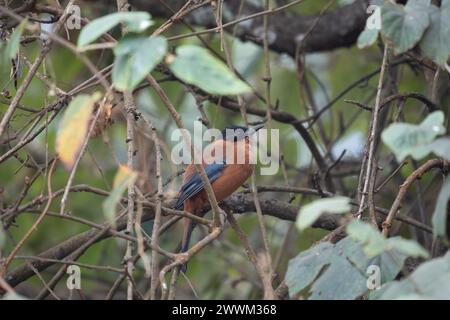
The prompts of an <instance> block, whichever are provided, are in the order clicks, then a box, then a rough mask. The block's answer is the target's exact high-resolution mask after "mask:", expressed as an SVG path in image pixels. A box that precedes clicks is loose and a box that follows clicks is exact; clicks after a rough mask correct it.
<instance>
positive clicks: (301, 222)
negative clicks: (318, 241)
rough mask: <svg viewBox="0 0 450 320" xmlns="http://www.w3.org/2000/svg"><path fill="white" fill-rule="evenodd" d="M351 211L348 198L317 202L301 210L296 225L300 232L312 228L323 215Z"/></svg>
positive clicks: (325, 199) (327, 199) (326, 199)
mask: <svg viewBox="0 0 450 320" xmlns="http://www.w3.org/2000/svg"><path fill="white" fill-rule="evenodd" d="M350 209H351V206H350V199H349V198H347V197H334V198H324V199H319V200H315V201H313V202H311V203H308V204H307V205H305V206H303V207H302V208H301V209H300V212H299V214H298V216H297V222H296V225H297V228H298V229H299V230H300V231H303V230H305V229H306V228H308V227H310V226H312V225H313V223H314V222H315V221H316V220H317V219H318V218H319V217H320V216H321V215H322V214H342V213H347V212H349V211H350Z"/></svg>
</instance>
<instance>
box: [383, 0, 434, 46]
mask: <svg viewBox="0 0 450 320" xmlns="http://www.w3.org/2000/svg"><path fill="white" fill-rule="evenodd" d="M429 10H430V0H409V1H408V2H407V4H406V5H405V6H402V5H398V4H392V3H390V2H387V3H386V4H385V5H384V6H383V7H382V9H381V17H382V25H383V33H384V35H385V36H386V37H388V38H389V39H391V40H392V41H393V43H394V49H395V52H396V53H397V54H400V53H403V52H405V51H407V50H409V49H411V48H413V47H414V46H415V45H416V44H417V43H418V42H419V40H420V38H421V37H422V35H423V33H424V32H425V30H426V28H427V27H428V25H429V23H430V19H429V15H428V13H429Z"/></svg>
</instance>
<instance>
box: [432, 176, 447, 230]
mask: <svg viewBox="0 0 450 320" xmlns="http://www.w3.org/2000/svg"><path fill="white" fill-rule="evenodd" d="M449 199H450V177H447V178H446V179H445V182H444V184H443V185H442V187H441V191H439V195H438V197H437V200H436V207H435V209H434V212H433V218H432V219H431V223H432V225H433V234H434V235H435V236H443V237H444V236H446V226H447V212H448V210H447V207H448V201H449Z"/></svg>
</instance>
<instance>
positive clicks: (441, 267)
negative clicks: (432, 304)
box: [375, 251, 450, 300]
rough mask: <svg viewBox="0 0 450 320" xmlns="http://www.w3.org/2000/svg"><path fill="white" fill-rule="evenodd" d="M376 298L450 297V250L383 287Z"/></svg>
mask: <svg viewBox="0 0 450 320" xmlns="http://www.w3.org/2000/svg"><path fill="white" fill-rule="evenodd" d="M380 290H382V293H381V294H380V295H378V294H377V296H376V297H375V299H380V300H393V299H418V298H420V299H446V300H448V299H450V251H449V252H447V253H446V254H445V256H443V257H440V258H436V259H433V260H430V261H427V262H425V263H423V264H421V265H420V266H419V267H418V268H417V269H416V270H415V271H414V272H413V273H411V274H410V275H409V276H408V277H406V278H405V279H403V280H401V281H394V282H391V283H389V284H387V285H386V288H384V287H381V289H380Z"/></svg>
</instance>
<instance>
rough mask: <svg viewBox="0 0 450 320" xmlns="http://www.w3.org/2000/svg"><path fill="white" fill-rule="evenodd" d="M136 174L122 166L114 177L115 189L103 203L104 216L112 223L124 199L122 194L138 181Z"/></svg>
mask: <svg viewBox="0 0 450 320" xmlns="http://www.w3.org/2000/svg"><path fill="white" fill-rule="evenodd" d="M136 178H137V174H136V172H134V171H132V170H131V169H129V168H128V167H127V166H123V165H121V166H120V167H119V170H118V171H117V173H116V176H115V177H114V183H113V189H112V191H111V193H110V194H109V196H108V197H107V198H106V200H105V201H104V202H103V214H104V215H105V216H106V217H107V219H108V220H109V221H110V222H113V221H114V218H115V214H116V207H117V204H118V203H119V201H120V199H121V198H122V194H123V193H124V192H125V190H126V189H127V188H128V186H129V185H131V184H133V183H134V182H135V181H136Z"/></svg>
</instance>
